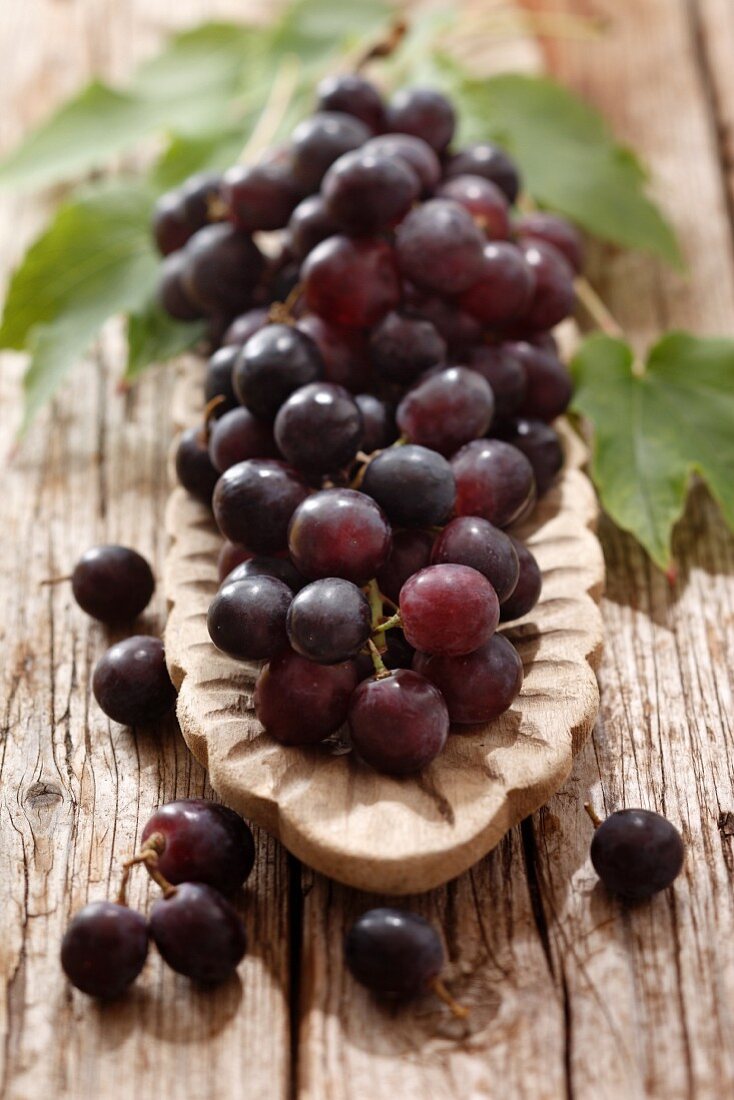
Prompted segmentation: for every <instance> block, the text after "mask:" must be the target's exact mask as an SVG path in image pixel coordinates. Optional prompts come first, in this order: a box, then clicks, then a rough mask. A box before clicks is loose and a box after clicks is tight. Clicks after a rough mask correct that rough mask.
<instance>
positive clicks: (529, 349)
mask: <svg viewBox="0 0 734 1100" xmlns="http://www.w3.org/2000/svg"><path fill="white" fill-rule="evenodd" d="M512 349H513V351H514V353H515V355H516V356H517V357H518V358H519V360H520V362H521V363H522V365H523V369H524V371H525V378H526V381H527V385H526V389H525V397H524V399H523V402H522V405H521V406H520V409H519V411H520V413H521V414H522V415H523V416H526V417H530V418H532V419H537V420H555V419H556V417H557V416H561V415H562V414H563V413H564V412H565V411H566V409H567V408H568V405H569V402H570V401H571V397H572V395H573V383H572V382H571V375H570V374H569V372H568V370H567V368H566V367H564V365H563V363H562V362H561V360H560V359H559V358H558V356H557V355H556V354H555V352H553V351H547V350H546V349H545V348H539V347H536V345H535V344H530V343H528V342H527V341H525V340H520V341H518V342H517V343H514V344H512Z"/></svg>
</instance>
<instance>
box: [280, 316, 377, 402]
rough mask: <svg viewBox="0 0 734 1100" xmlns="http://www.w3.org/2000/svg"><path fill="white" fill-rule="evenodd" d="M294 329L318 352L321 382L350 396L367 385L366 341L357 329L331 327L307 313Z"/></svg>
mask: <svg viewBox="0 0 734 1100" xmlns="http://www.w3.org/2000/svg"><path fill="white" fill-rule="evenodd" d="M297 327H298V328H299V329H300V330H301V332H305V333H306V335H307V336H310V337H311V339H312V340H313V342H314V344H315V345H316V347H317V348H318V349H319V352H320V354H321V358H322V360H323V363H324V381H325V382H333V383H334V384H335V385H337V386H344V388H345V389H347V390H349V391H350V393H357V392H359V390H363V389H366V388H367V387H368V386H370V384H371V370H370V360H369V355H368V352H367V341H366V339H365V336H364V334H363V333H362V331H361V330H359V329H356V328H346V327H344V326H342V325H335V324H332V323H330V322H329V321H325V320H324V318H323V317H319V315H318V314H317V313H307V314H306V316H305V317H300V318H299V320H298V322H297Z"/></svg>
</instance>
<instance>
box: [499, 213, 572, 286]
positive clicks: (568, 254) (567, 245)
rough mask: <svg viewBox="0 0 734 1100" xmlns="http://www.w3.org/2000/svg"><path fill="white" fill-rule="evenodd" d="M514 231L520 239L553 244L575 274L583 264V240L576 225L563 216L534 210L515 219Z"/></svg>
mask: <svg viewBox="0 0 734 1100" xmlns="http://www.w3.org/2000/svg"><path fill="white" fill-rule="evenodd" d="M515 233H516V235H517V237H518V239H519V240H521V241H544V242H545V243H546V244H550V245H553V247H554V248H556V249H558V251H559V252H560V253H562V255H563V256H564V257H565V258H566V260H567V261H568V263H569V264H570V265H571V268H572V269H573V271H574V272H575V273H576V274H577V275H578V274H579V273H580V272H581V270H582V268H583V266H584V242H583V240H582V237H581V234H580V233H579V231H578V229H577V228H576V226H575V225H571V223H570V222H569V221H566V219H565V218H561V217H559V216H558V214H547V213H545V211H542V210H534V211H532V212H531V213H529V214H523V215H522V217H520V218H518V219H517V221H516V222H515Z"/></svg>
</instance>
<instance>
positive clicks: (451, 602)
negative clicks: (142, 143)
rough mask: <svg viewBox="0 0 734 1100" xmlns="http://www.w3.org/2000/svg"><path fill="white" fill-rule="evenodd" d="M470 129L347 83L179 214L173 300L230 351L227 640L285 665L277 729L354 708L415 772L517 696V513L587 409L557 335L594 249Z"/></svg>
mask: <svg viewBox="0 0 734 1100" xmlns="http://www.w3.org/2000/svg"><path fill="white" fill-rule="evenodd" d="M455 122H456V119H455V112H454V109H453V107H452V105H451V103H450V102H449V101H448V99H446V97H445V96H443V95H441V94H440V93H438V92H436V91H433V90H430V89H424V88H409V89H405V90H402V91H399V92H397V93H396V94H395V95H394V96H393V98H392V99H391V100H390V101H389V102H388V103H385V102H384V101H383V98H382V96H381V95H380V92H379V91H378V90H377V88H376V87H375V86H374V85H373V84H372V83H370V82H369V81H367V80H366V79H364V78H363V77H362V76H361V75H342V76H333V77H329V78H328V79H326V80H325V81H323V82H322V84H321V85H320V87H319V90H318V105H317V110H316V113H315V114H313V115H312V116H311V117H310V118H308V119H306V120H305V121H304V122H302V123H300V125H298V126H297V127H296V129H295V130H294V132H293V134H292V137H291V139H290V141H289V142H288V143H286V144H284V145H282V146H279V147H277V148H275V149H273V150H271V151H270V152H268V153H267V154H265V155H264V156H263V157H262V159H261V160H260V161H259V162H258V163H256V164H252V165H236V166H235V167H233V168H230V169H229V170H228V171H226V172H225V173H224V174H223V175H222V176H218V175H210V174H206V175H198V176H194V177H192V178H191V179H190V180H189V181H188V182H187V183H185V184H184V185H183V186H182V187H181V188H179V189H178V190H177V191H175V192H172V193H169V194H167V195H165V196H164V197H163V198H162V199H161V200H160V202H159V204H158V205H157V207H156V211H155V215H154V233H155V237H156V240H157V242H158V245H159V247H160V250H161V252H162V253H164V255H165V257H166V258H165V260H164V263H163V268H162V273H161V281H160V301H161V303H162V305H163V306H164V308H165V309H166V310H167V311H168V312H169V313H170V314H171V315H172V316H173V317H175V318H178V319H182V320H193V319H195V318H202V317H205V318H208V319H209V321H210V327H211V332H212V339H213V340H214V342H215V344H219V345H220V346H219V347H218V350H216V351H215V353H214V354H213V355H212V357H211V359H210V360H209V364H208V367H207V372H206V380H205V398H206V402H207V422H206V424H205V425H204V426H203V427H201V428H198V429H193V430H191V431H189V432H187V433H185V434H184V435H183V437H182V439H181V441H180V444H179V447H178V452H177V460H176V465H177V470H178V476H179V478H180V481H181V483H182V484H183V485H184V486H185V488H186V489H188V490H189V491H190V492H191V493H192V494H194V495H195V496H196V497H197V498H199V499H201V500H202V501H204V502H206V503H207V504H211V506H212V507H213V511H214V516H215V519H216V522H217V524H218V526H219V529H220V531H221V533H222V535H223V537H224V539H225V540H226V541H225V542H224V546H223V548H222V553H221V556H220V581H221V582H222V585H221V588H220V589H219V591H218V593H217V595H216V597H215V599H214V601H213V603H212V604H211V607H210V610H209V616H208V626H209V632H210V634H211V637H212V639H213V641H214V643H215V644H216V645H217V646H218V647H219V649H221V650H222V651H223V652H225V653H227V654H229V655H231V656H232V657H234V658H236V659H238V660H243V661H266V662H267V664H265V665H264V667H263V668H262V670H261V671H260V673H259V677H258V680H257V684H256V689H255V709H256V712H257V715H258V718H259V720H260V721H261V723H262V725H263V726H264V727H265V729H266V730H267V731H268V732H269V733H270V734H272V736H273V737H275V738H277V739H278V740H279V741H280V742H282V743H284V744H288V745H308V744H314V743H316V742H319V741H322V740H323V739H325V738H327V737H329V736H330V735H332V734H334V733H335V732H336V731H337V730H339V729H340V727H342V726H343V724H344V723H345V722H346V723H347V724H348V727H349V731H350V737H351V742H352V745H353V747H354V748H355V749H356V751H357V752H358V754H359V756H360V757H361V758H362V759H363V760H364V761H366V762H367V763H368V764H370V765H372V766H373V767H375V768H377V769H378V770H380V771H382V772H386V773H388V774H394V775H401V774H407V773H411V772H415V771H417V770H418V769H420V768H422V767H424V766H425V765H427V764H428V763H429V762H430V761H431V760H432V759H434V757H435V756H436V755H437V754H438V753H439V752H440V751H441V749H442V747H443V745H444V743H445V741H446V737H447V734H448V731H449V725H450V723H455V724H458V725H464V724H466V725H471V724H474V723H485V722H488V721H490V720H491V719H493V718H495V717H497V716H498V715H499V714H501V713H502V712H503V711H505V710H506V709H507V708H508V707H509V706H510V705H511V704H512V702H513V700H514V699H515V697H516V696H517V694H518V692H519V691H520V687H521V683H522V664H521V661H520V659H519V656H518V654H517V652H516V650H515V649H514V647H513V646H512V645H511V644H510V642H509V641H508V640H507V639H506V638H505V637H504V636H503V635H502V634H500V633H497V626H498V623H499V622H500V621H503V622H507V621H512V620H514V619H517V618H519V617H521V616H524V615H526V614H527V613H528V612H529V611H530V610H531V609H532V608H533V606H534V604H535V603H536V601H537V599H538V596H539V593H540V586H541V577H540V571H539V569H538V565H537V563H536V561H535V559H534V558H533V555H532V554H531V553H530V552H529V550H528V549H527V548H526V547H525V546H524V545H523V544H522V543H521V542H520V541H519V540H518V539H517V538H515V537H514V536H513V535H512V534H511V533H508V528H509V529H511V528H512V525H513V524H515V523H517V522H518V521H519V520H521V519H523V518H526V517H527V516H528V514H529V513H530V511H531V510H532V508H533V507H534V504H535V501H536V499H537V497H538V496H540V495H542V494H543V493H544V492H546V490H547V489H548V488H549V486H550V485H551V483H552V482H553V480H554V478H555V476H556V475H557V473H558V471H559V470H560V468H561V465H562V462H563V455H562V449H561V446H560V443H559V439H558V436H557V434H556V432H555V430H554V429H553V427H552V426H551V422H552V421H553V420H554V419H555V418H556V417H558V416H560V415H561V414H562V413H563V412H564V411H565V409H566V407H567V405H568V402H569V400H570V397H571V380H570V377H569V374H568V371H567V370H566V368H565V366H564V365H563V363H562V362H561V360H560V358H559V355H558V349H557V346H556V343H555V340H554V338H553V336H552V334H551V331H550V330H551V329H552V328H553V327H554V326H555V325H557V324H558V323H559V322H560V321H562V320H563V319H564V318H565V317H567V316H568V315H569V314H570V313H571V311H572V309H573V305H574V276H575V274H576V273H577V272H578V270H579V268H580V266H581V260H582V247H581V242H580V239H579V236H578V234H577V232H576V230H575V229H574V228H573V227H572V226H570V225H569V224H568V223H567V222H565V221H563V220H562V219H561V218H558V217H556V216H554V215H550V214H546V213H532V214H525V215H518V214H517V213H516V212H515V211H514V209H513V204H514V203H515V202H516V200H517V197H518V193H519V190H520V180H519V176H518V171H517V168H516V167H515V165H514V164H513V162H512V161H511V160H510V158H509V157H508V156H507V154H506V153H505V152H504V151H503V150H502V149H500V148H498V147H497V146H496V145H493V144H490V143H486V142H485V143H479V144H474V145H470V146H466V147H464V148H459V149H452V147H451V142H452V139H453V136H454V128H455Z"/></svg>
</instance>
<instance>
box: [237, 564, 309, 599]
mask: <svg viewBox="0 0 734 1100" xmlns="http://www.w3.org/2000/svg"><path fill="white" fill-rule="evenodd" d="M247 577H275V578H276V580H279V581H282V582H283V584H287V585H288V587H289V588H290V590H291V592H300V590H301V589H302V588H303V587H304V585H306V584H308V581H307V579H306V578H305V577H303V576H301V574H300V573H299V572H298V570H297V569H296V567H295V565H293V563H292V562H291V561H290V560H289V559H288V558H269V557H266V556H265V555H258V556H256V557H250V558H248V559H247V560H246V561H243V562H240V563H238V564H237V565H236V566H235V567H234V568H233V569H232V570H231V571H230V573H229V574H228V575H227V576H226V577H225V578H224V579H225V580H226V581H227V582H228V583H234V581H243V580H245V579H246V578H247Z"/></svg>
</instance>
